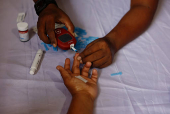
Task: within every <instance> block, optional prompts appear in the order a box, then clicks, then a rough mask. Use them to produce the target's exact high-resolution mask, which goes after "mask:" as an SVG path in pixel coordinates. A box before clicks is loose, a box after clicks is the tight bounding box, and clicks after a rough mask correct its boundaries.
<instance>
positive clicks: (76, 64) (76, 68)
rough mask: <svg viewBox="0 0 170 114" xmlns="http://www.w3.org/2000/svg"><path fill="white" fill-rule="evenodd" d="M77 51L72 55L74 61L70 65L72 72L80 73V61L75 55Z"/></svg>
mask: <svg viewBox="0 0 170 114" xmlns="http://www.w3.org/2000/svg"><path fill="white" fill-rule="evenodd" d="M78 55H79V53H76V54H75V57H74V62H73V66H72V72H73V73H74V74H80V68H79V66H80V61H79V60H77V57H78Z"/></svg>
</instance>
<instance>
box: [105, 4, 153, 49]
mask: <svg viewBox="0 0 170 114" xmlns="http://www.w3.org/2000/svg"><path fill="white" fill-rule="evenodd" d="M155 10H156V8H155V9H150V8H149V7H146V6H142V5H141V6H140V5H139V6H134V7H132V8H131V9H130V11H129V12H128V13H127V14H126V15H125V16H124V17H123V18H122V19H121V21H120V22H119V23H118V25H117V26H116V27H115V28H114V29H113V30H112V31H111V32H110V33H109V34H108V35H106V37H107V38H108V39H109V40H110V42H112V44H113V45H114V47H115V48H116V50H115V51H118V50H119V49H121V48H122V47H123V46H125V45H126V44H127V43H129V42H130V41H132V40H134V39H135V38H136V37H138V36H139V35H140V34H141V33H143V32H144V31H145V30H146V29H147V27H148V26H149V25H150V23H151V21H152V19H153V16H154V14H155Z"/></svg>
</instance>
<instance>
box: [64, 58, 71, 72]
mask: <svg viewBox="0 0 170 114" xmlns="http://www.w3.org/2000/svg"><path fill="white" fill-rule="evenodd" d="M64 69H66V70H67V72H68V73H69V74H71V73H72V72H71V70H70V59H69V58H67V59H66V60H65V64H64Z"/></svg>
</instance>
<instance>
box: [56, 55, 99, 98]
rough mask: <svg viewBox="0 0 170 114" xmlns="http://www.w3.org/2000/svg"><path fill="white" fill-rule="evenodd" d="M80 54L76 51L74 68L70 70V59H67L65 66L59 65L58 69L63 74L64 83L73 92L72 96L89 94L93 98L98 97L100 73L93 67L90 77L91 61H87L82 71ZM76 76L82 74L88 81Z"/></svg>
mask: <svg viewBox="0 0 170 114" xmlns="http://www.w3.org/2000/svg"><path fill="white" fill-rule="evenodd" d="M78 56H79V54H78V53H76V55H75V57H74V63H73V66H72V70H70V59H68V58H67V59H66V60H65V65H64V68H63V67H62V66H57V69H58V70H59V71H60V73H61V76H62V78H63V80H64V84H65V85H66V87H67V88H68V90H69V91H70V93H71V94H72V96H73V97H74V96H77V95H85V94H86V95H88V96H90V97H91V98H92V99H93V100H94V99H95V98H96V97H97V93H98V89H97V79H98V73H97V70H96V69H93V71H92V76H91V78H88V72H89V69H90V67H91V63H90V62H87V63H86V64H85V66H84V67H83V69H82V71H81V72H80V69H79V65H80V62H79V60H77V57H78ZM75 76H81V77H83V78H84V79H85V80H87V81H88V82H86V83H85V82H83V81H82V80H80V79H78V78H75Z"/></svg>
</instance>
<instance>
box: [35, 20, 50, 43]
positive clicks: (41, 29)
mask: <svg viewBox="0 0 170 114" xmlns="http://www.w3.org/2000/svg"><path fill="white" fill-rule="evenodd" d="M37 28H38V36H39V37H40V39H41V40H42V41H43V42H44V43H46V44H50V40H49V39H48V37H47V35H46V32H45V19H42V18H40V17H39V19H38V22H37Z"/></svg>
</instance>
